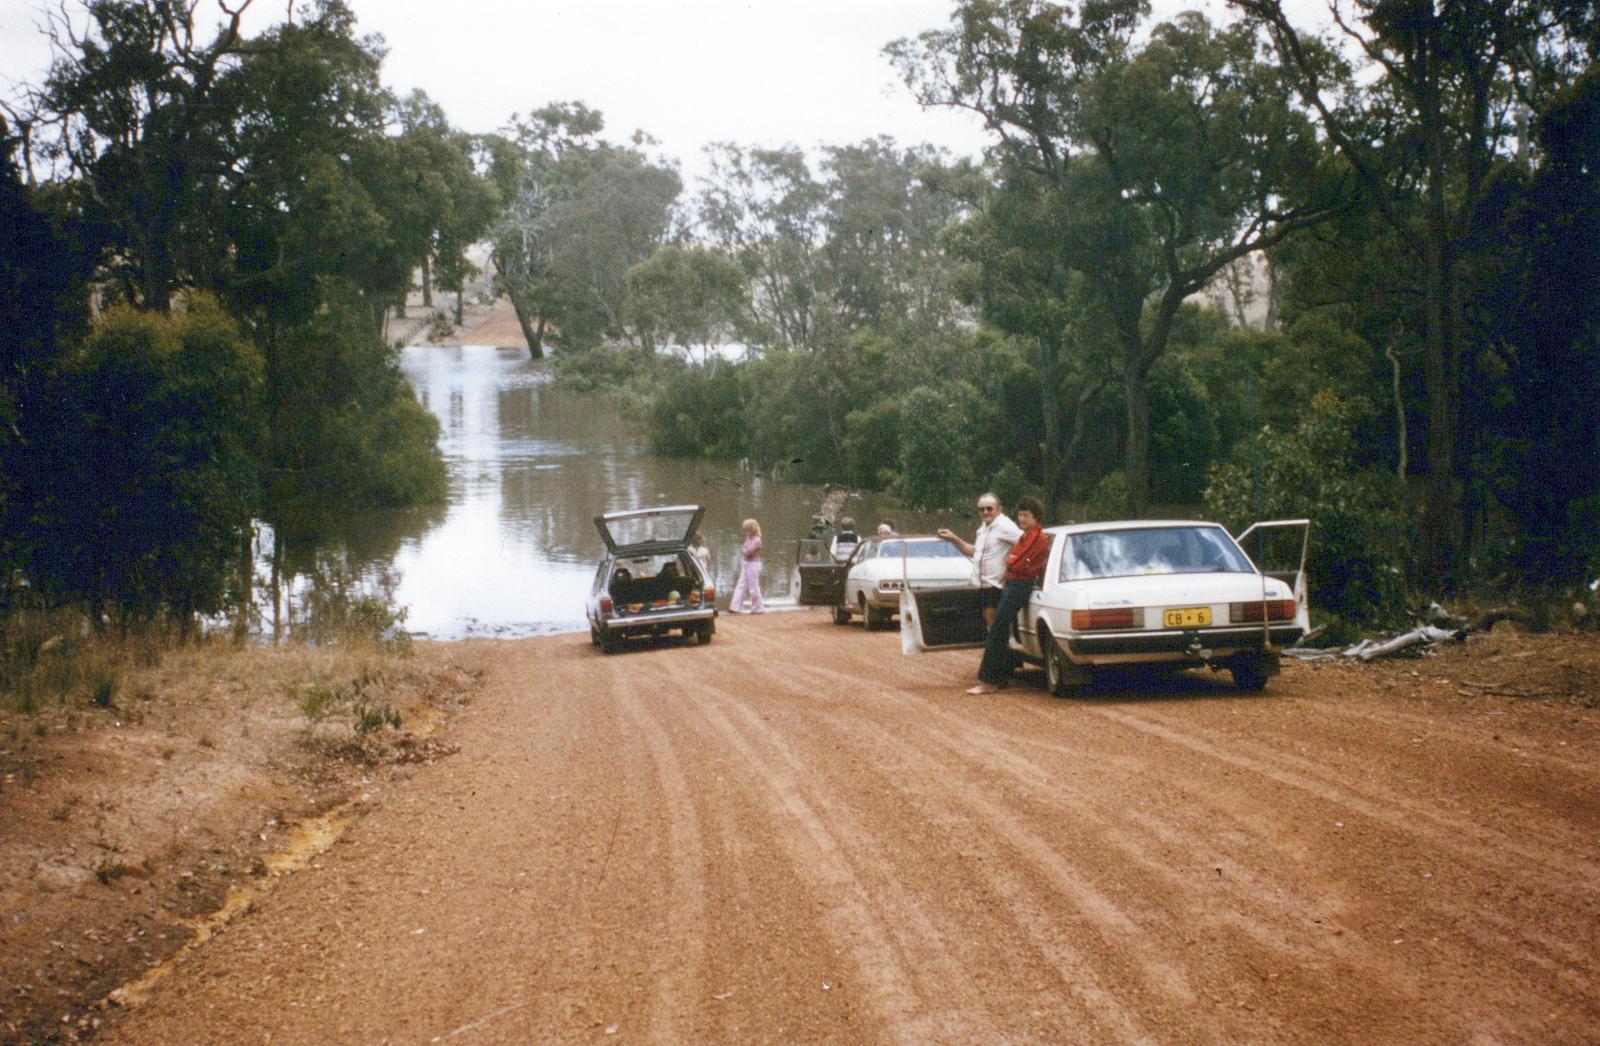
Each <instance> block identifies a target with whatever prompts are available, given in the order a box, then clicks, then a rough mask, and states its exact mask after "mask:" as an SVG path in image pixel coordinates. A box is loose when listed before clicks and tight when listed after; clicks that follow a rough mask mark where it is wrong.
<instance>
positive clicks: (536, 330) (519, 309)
mask: <svg viewBox="0 0 1600 1046" xmlns="http://www.w3.org/2000/svg"><path fill="white" fill-rule="evenodd" d="M511 307H512V309H514V310H516V313H517V326H519V327H521V328H522V337H523V340H525V341H526V342H527V343H528V354H529V355H530V356H532V357H533V358H534V359H536V360H542V359H544V317H543V316H540V317H539V321H538V323H537V324H535V323H534V320H533V317H532V316H530V315H528V309H527V308H526V306H524V305H523V303H522V302H521V301H519V300H518V298H517V296H516V295H515V294H513V295H511Z"/></svg>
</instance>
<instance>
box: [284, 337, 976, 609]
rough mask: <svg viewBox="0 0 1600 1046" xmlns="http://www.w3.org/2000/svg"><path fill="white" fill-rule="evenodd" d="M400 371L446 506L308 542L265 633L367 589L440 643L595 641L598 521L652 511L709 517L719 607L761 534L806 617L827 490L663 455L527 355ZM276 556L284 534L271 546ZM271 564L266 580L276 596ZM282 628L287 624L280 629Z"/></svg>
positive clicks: (942, 520) (771, 580) (864, 498)
mask: <svg viewBox="0 0 1600 1046" xmlns="http://www.w3.org/2000/svg"><path fill="white" fill-rule="evenodd" d="M401 367H402V369H403V370H404V372H405V374H406V376H407V378H409V379H410V381H411V383H412V385H413V387H414V388H415V389H416V391H417V396H418V398H419V399H420V400H421V401H422V403H423V405H424V406H426V407H427V408H428V409H429V410H430V411H432V412H433V413H434V414H435V415H436V416H437V417H438V418H439V422H440V425H441V428H442V434H441V439H440V446H441V449H442V450H443V453H444V457H445V461H446V464H447V466H448V468H449V475H450V493H449V503H448V505H447V506H445V507H443V508H442V509H440V508H435V509H422V510H414V511H410V512H401V513H365V514H362V515H360V516H355V517H351V518H348V519H345V520H342V521H340V526H339V527H338V528H337V532H338V535H339V536H338V537H336V538H334V537H324V538H319V539H317V540H314V541H312V542H310V543H309V547H307V543H306V542H301V543H300V547H299V548H297V549H296V554H295V555H294V556H293V557H291V558H292V560H293V561H294V562H291V563H290V564H288V565H287V566H286V567H280V573H282V572H285V571H286V572H287V574H288V575H290V576H288V577H286V578H284V579H283V580H284V582H285V583H284V584H283V585H282V586H281V587H280V590H279V591H280V595H279V598H278V600H277V603H276V606H274V601H273V600H272V598H271V596H270V594H269V595H267V596H265V597H263V599H262V600H261V611H260V612H261V617H262V623H263V628H264V630H265V631H267V632H269V633H270V632H273V631H278V632H282V631H286V630H288V629H290V628H292V627H296V625H297V624H298V623H301V622H303V621H304V620H305V619H306V617H307V615H308V613H315V609H314V608H315V607H317V606H319V605H323V604H326V603H327V602H328V601H329V600H336V599H338V598H340V597H341V596H342V595H346V594H347V593H348V591H349V590H360V591H369V592H372V593H375V594H377V595H379V596H381V597H382V598H385V599H388V600H390V601H392V602H393V603H395V604H396V605H398V606H401V607H404V608H405V610H406V619H405V623H404V625H405V628H406V629H407V630H409V631H412V632H413V633H420V634H425V635H427V636H429V637H432V638H437V639H460V638H466V637H470V636H503V637H517V636H530V635H542V634H549V633H557V632H570V631H578V630H582V629H583V628H585V627H587V626H586V624H585V620H584V601H585V598H586V596H587V594H588V591H589V587H590V584H591V582H592V581H593V578H594V571H595V566H596V564H597V562H598V561H599V557H600V555H601V554H602V552H603V545H602V544H601V541H600V537H599V534H598V533H597V532H596V530H595V525H594V517H595V516H597V515H599V514H601V513H603V512H610V511H616V510H620V509H631V508H641V507H647V506H651V505H673V504H683V503H691V504H701V505H704V506H706V514H705V518H704V520H703V522H702V525H701V532H702V533H703V534H704V535H705V538H706V543H707V545H708V546H709V547H710V549H711V553H712V556H713V565H714V570H715V575H716V576H715V580H716V585H717V597H718V603H719V604H720V605H721V606H723V607H726V606H727V600H728V596H729V595H730V594H731V593H732V591H733V585H734V581H735V580H736V569H737V559H738V548H739V543H740V541H741V540H742V539H743V534H742V531H741V529H740V528H741V524H742V522H743V521H744V520H745V519H747V518H755V519H758V520H760V521H761V525H762V531H763V536H764V538H765V544H766V550H765V551H766V555H765V573H764V576H763V580H762V590H763V593H764V594H765V596H766V598H767V599H768V601H769V602H771V603H772V604H774V605H775V606H778V607H781V606H783V605H785V604H788V603H792V601H793V592H794V588H795V581H794V567H795V561H796V552H797V542H798V539H800V538H802V537H804V536H806V534H807V532H808V530H809V528H810V525H811V518H812V515H813V513H815V512H816V511H817V508H818V506H819V504H820V502H821V499H822V494H823V490H822V487H821V486H820V485H813V484H801V483H789V482H783V481H782V480H781V479H777V478H774V476H773V475H772V474H771V473H769V472H763V471H761V470H757V469H753V468H750V467H748V466H743V465H741V464H739V463H735V462H725V461H707V460H699V459H683V458H668V457H662V456H659V455H656V454H652V453H650V450H649V445H648V440H647V438H646V437H645V435H644V433H643V427H642V426H641V425H640V424H638V423H637V420H636V419H629V418H626V417H623V416H621V415H620V414H619V413H618V410H617V409H616V407H614V406H613V405H612V403H611V401H609V400H607V399H605V398H604V397H600V396H596V395H590V394H584V393H578V392H573V391H569V390H566V389H562V388H557V387H555V386H554V385H553V384H552V383H551V381H550V375H549V371H548V368H547V367H546V366H545V365H543V364H538V363H535V362H533V361H532V360H530V359H529V357H528V353H527V351H526V350H516V349H496V348H490V347H485V346H465V347H457V346H450V347H442V346H416V347H412V348H408V349H406V350H404V352H403V353H402V356H401ZM846 511H847V512H849V513H850V514H851V515H852V516H853V517H854V518H855V520H856V521H857V525H858V527H860V528H861V529H863V530H871V529H872V528H874V527H876V525H877V524H878V522H879V521H880V520H883V519H886V518H887V519H892V520H894V521H895V523H896V525H897V526H898V527H899V528H900V529H901V530H902V531H905V532H918V531H921V532H931V531H932V530H933V529H934V528H936V527H938V526H944V525H950V526H953V527H957V528H960V529H962V530H967V529H971V527H972V526H973V525H975V523H976V516H975V514H974V517H973V519H972V520H967V519H965V518H964V517H963V516H962V515H961V514H959V513H954V514H952V513H945V514H939V515H931V514H927V513H919V512H912V511H909V510H907V509H906V508H905V507H904V506H902V505H900V504H898V503H897V502H896V501H895V500H894V499H893V498H891V497H888V496H887V495H883V494H878V493H872V492H864V493H861V494H859V495H854V496H852V497H851V498H850V500H849V502H848V505H847V509H846ZM263 543H264V545H266V546H267V547H268V548H269V550H270V543H271V535H270V533H268V534H267V535H266V536H265V537H264V539H263ZM270 558H271V557H270V551H269V553H268V555H267V556H266V557H265V559H264V562H263V566H262V567H261V568H260V569H259V573H260V574H261V575H262V576H261V579H260V580H261V581H262V582H263V583H262V585H261V588H262V589H263V590H264V591H268V590H270V587H271V586H270V581H269V579H268V575H270V573H271V567H270ZM274 625H276V626H277V628H276V629H274Z"/></svg>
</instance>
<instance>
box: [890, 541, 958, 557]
mask: <svg viewBox="0 0 1600 1046" xmlns="http://www.w3.org/2000/svg"><path fill="white" fill-rule="evenodd" d="M902 555H904V556H905V557H906V558H907V559H945V558H947V557H951V558H955V559H966V558H967V557H966V556H963V555H962V554H961V550H960V549H959V548H956V547H955V546H954V545H952V544H950V542H948V541H945V540H943V539H942V538H941V539H940V540H938V541H885V542H883V543H882V544H881V545H879V546H878V557H879V558H880V559H881V558H885V557H889V556H893V557H894V558H895V559H899V558H900V557H901V556H902Z"/></svg>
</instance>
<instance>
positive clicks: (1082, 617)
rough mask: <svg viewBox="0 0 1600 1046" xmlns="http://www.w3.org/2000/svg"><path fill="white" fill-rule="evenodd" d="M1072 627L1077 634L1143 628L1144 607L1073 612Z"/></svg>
mask: <svg viewBox="0 0 1600 1046" xmlns="http://www.w3.org/2000/svg"><path fill="white" fill-rule="evenodd" d="M1072 627H1073V629H1074V630H1075V631H1078V632H1087V631H1089V630H1090V629H1094V628H1143V627H1144V607H1106V608H1103V609H1100V610H1074V611H1073V612H1072Z"/></svg>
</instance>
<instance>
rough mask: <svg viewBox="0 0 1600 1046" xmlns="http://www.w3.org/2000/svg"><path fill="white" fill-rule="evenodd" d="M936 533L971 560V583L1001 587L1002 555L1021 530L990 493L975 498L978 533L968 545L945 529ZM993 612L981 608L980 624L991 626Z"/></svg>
mask: <svg viewBox="0 0 1600 1046" xmlns="http://www.w3.org/2000/svg"><path fill="white" fill-rule="evenodd" d="M1036 503H1037V502H1036ZM1019 504H1020V502H1019ZM938 534H939V536H940V537H942V538H944V539H945V540H946V541H948V542H950V543H951V544H952V545H954V546H955V547H956V548H959V549H960V550H961V554H962V555H964V556H968V557H970V558H971V560H972V576H973V583H974V584H976V585H978V586H979V587H981V588H1001V587H1003V585H1004V582H1005V573H1006V556H1008V555H1010V554H1011V548H1012V546H1013V545H1015V544H1016V543H1017V539H1018V538H1020V537H1022V528H1021V527H1019V526H1017V525H1016V523H1014V522H1012V520H1011V517H1010V516H1007V515H1006V514H1005V513H1004V512H1001V511H1000V499H999V498H998V497H996V496H995V494H994V492H993V491H990V492H988V493H987V494H984V495H982V496H981V497H979V498H978V533H977V535H976V536H975V537H974V538H973V540H972V542H971V543H970V544H969V543H968V542H966V541H963V540H961V538H960V537H958V536H957V535H956V533H955V532H954V531H952V530H948V529H946V528H945V527H940V528H939V530H938ZM994 613H995V608H994V607H992V606H987V607H984V608H983V623H984V624H986V625H992V624H994Z"/></svg>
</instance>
